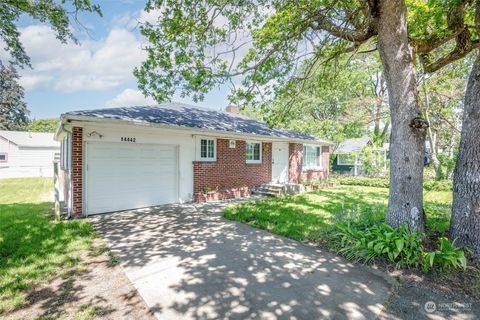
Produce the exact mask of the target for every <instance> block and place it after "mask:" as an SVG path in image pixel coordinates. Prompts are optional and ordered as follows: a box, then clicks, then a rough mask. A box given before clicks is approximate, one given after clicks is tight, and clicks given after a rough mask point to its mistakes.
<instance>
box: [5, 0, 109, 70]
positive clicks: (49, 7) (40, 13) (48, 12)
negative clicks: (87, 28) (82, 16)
mask: <svg viewBox="0 0 480 320" xmlns="http://www.w3.org/2000/svg"><path fill="white" fill-rule="evenodd" d="M79 11H85V12H93V13H96V14H98V15H100V16H101V15H102V12H101V10H100V6H98V5H95V4H92V2H91V1H90V0H71V1H68V0H63V1H60V2H59V1H55V0H36V1H27V0H7V1H2V3H0V39H1V40H3V41H4V42H5V43H6V48H5V49H6V50H7V52H9V53H10V55H11V59H10V63H11V64H13V65H16V66H19V67H24V66H30V58H29V56H28V54H27V53H26V52H25V49H24V47H23V45H22V43H21V42H20V33H19V31H18V29H17V26H16V24H17V22H18V19H19V18H20V16H21V15H22V14H25V15H28V16H30V18H32V19H34V20H38V21H40V22H43V23H48V24H49V25H50V26H51V27H52V29H53V30H55V32H56V33H57V39H59V40H60V41H62V42H66V41H67V40H73V41H75V42H76V41H77V40H76V39H75V37H74V36H73V34H72V31H71V29H70V18H69V15H70V14H71V13H72V12H73V13H74V14H76V13H78V12H79Z"/></svg>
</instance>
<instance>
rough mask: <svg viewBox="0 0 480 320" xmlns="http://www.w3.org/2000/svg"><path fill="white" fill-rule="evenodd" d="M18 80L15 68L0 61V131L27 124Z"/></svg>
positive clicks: (19, 128) (25, 108)
mask: <svg viewBox="0 0 480 320" xmlns="http://www.w3.org/2000/svg"><path fill="white" fill-rule="evenodd" d="M0 6H1V5H0ZM18 79H19V76H18V73H17V71H16V70H15V68H13V67H12V66H10V67H6V66H4V65H3V63H2V62H1V61H0V130H21V129H24V128H25V127H26V126H27V125H28V123H29V120H28V113H29V111H28V109H27V104H26V103H25V102H24V101H23V98H24V95H25V93H24V90H23V88H22V87H21V86H20V85H19V84H18Z"/></svg>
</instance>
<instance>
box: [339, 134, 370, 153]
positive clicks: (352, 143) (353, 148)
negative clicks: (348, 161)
mask: <svg viewBox="0 0 480 320" xmlns="http://www.w3.org/2000/svg"><path fill="white" fill-rule="evenodd" d="M370 141H371V139H370V138H369V137H362V138H355V139H348V140H345V141H342V142H340V143H339V144H338V147H337V148H336V149H335V153H352V152H360V151H361V150H362V149H363V147H365V146H366V145H367V143H369V142H370Z"/></svg>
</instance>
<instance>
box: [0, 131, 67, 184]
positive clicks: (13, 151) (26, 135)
mask: <svg viewBox="0 0 480 320" xmlns="http://www.w3.org/2000/svg"><path fill="white" fill-rule="evenodd" d="M59 152H60V143H59V142H57V141H55V140H54V139H53V134H52V133H37V132H24V131H1V130H0V179H2V178H20V177H53V160H54V158H55V154H57V155H58V154H59Z"/></svg>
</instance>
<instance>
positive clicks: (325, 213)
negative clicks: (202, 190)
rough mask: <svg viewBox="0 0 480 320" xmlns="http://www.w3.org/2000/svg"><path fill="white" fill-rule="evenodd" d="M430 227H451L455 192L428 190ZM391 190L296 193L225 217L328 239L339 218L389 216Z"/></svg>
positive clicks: (253, 204)
mask: <svg viewBox="0 0 480 320" xmlns="http://www.w3.org/2000/svg"><path fill="white" fill-rule="evenodd" d="M424 201H425V212H426V214H427V230H428V231H429V232H440V233H443V232H445V231H447V230H448V226H449V216H450V208H451V202H452V193H451V192H447V191H425V193H424ZM387 203H388V189H386V188H374V187H364V186H338V187H335V188H332V189H323V190H316V191H313V192H308V193H304V194H301V195H296V196H288V197H283V198H274V199H269V200H259V201H255V202H247V203H243V204H240V205H236V206H230V207H228V208H227V209H226V210H225V217H226V218H228V219H231V220H238V221H242V222H245V223H248V224H249V225H251V226H254V227H257V228H262V229H266V230H269V231H271V232H273V233H277V234H281V235H284V236H287V237H290V238H293V239H296V240H300V241H304V240H309V241H317V242H324V241H325V239H326V237H325V234H326V233H327V232H329V231H330V230H332V228H333V225H334V223H335V221H338V220H344V219H345V218H352V219H358V220H362V221H363V222H367V223H368V222H371V223H374V222H381V221H384V219H385V212H386V209H387Z"/></svg>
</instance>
